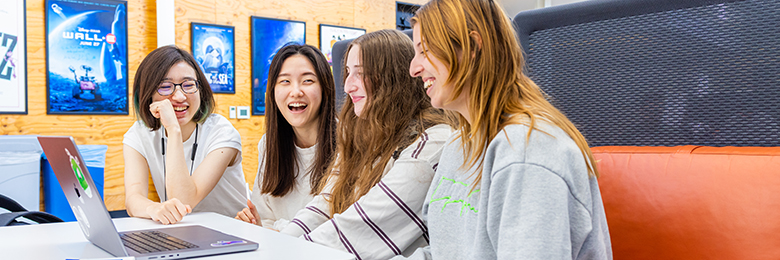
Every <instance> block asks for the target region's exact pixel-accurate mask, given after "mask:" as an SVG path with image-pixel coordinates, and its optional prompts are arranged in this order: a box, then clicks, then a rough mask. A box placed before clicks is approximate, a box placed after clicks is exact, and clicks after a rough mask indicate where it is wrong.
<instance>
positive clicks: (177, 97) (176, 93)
mask: <svg viewBox="0 0 780 260" xmlns="http://www.w3.org/2000/svg"><path fill="white" fill-rule="evenodd" d="M170 98H171V100H174V101H178V102H183V101H184V100H186V99H187V95H186V94H185V93H184V90H183V89H181V87H174V88H173V94H171V96H170Z"/></svg>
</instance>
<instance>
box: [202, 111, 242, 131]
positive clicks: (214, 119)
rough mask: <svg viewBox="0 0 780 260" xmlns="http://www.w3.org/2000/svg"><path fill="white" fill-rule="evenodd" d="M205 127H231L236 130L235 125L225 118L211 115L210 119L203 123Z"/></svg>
mask: <svg viewBox="0 0 780 260" xmlns="http://www.w3.org/2000/svg"><path fill="white" fill-rule="evenodd" d="M203 126H211V127H224V126H229V127H231V128H235V127H233V124H232V123H230V121H228V120H227V118H225V117H224V116H222V115H220V114H211V115H209V117H207V118H206V121H204V122H203Z"/></svg>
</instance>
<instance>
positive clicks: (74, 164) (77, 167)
mask: <svg viewBox="0 0 780 260" xmlns="http://www.w3.org/2000/svg"><path fill="white" fill-rule="evenodd" d="M65 153H67V154H68V158H70V168H71V169H73V174H75V175H76V179H78V180H79V184H81V188H82V189H83V190H84V193H86V194H87V197H90V198H92V189H90V188H89V183H88V182H87V178H86V177H85V176H84V172H82V171H81V164H80V163H79V160H77V159H76V157H75V156H73V155H71V154H70V151H69V150H68V148H65Z"/></svg>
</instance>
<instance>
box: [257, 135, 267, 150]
mask: <svg viewBox="0 0 780 260" xmlns="http://www.w3.org/2000/svg"><path fill="white" fill-rule="evenodd" d="M265 142H266V140H265V134H263V137H260V141H258V142H257V149H259V150H262V149H265Z"/></svg>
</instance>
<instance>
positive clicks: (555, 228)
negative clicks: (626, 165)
mask: <svg viewBox="0 0 780 260" xmlns="http://www.w3.org/2000/svg"><path fill="white" fill-rule="evenodd" d="M536 122H537V123H536V126H537V129H541V130H542V131H544V132H545V133H546V134H545V133H543V132H540V131H538V130H534V131H533V132H532V133H531V138H530V140H529V141H528V142H527V143H526V136H527V134H528V127H527V126H524V125H510V126H507V127H505V128H504V130H503V131H502V132H499V134H498V135H497V136H496V137H495V138H494V139H493V140H492V141H491V142H490V144H489V145H488V147H487V150H486V152H485V155H484V156H485V162H484V165H483V166H482V180H481V182H480V183H478V184H476V186H475V185H474V184H473V182H474V179H475V172H476V169H477V168H476V167H472V168H471V169H468V170H465V169H462V168H461V165H462V164H463V160H464V159H463V158H464V157H463V150H462V148H461V142H460V139H459V138H458V139H456V138H454V135H453V137H451V139H450V141H448V143H447V144H446V145H445V147H444V148H443V149H444V150H443V152H442V155H441V160H440V162H439V165H438V170H437V171H436V175H435V176H434V178H433V181H432V182H431V187H430V189H429V190H428V195H427V198H428V199H427V200H426V203H425V204H424V205H423V218H424V219H425V221H426V223H427V225H428V233H429V236H430V245H429V246H427V247H425V248H421V249H419V250H417V251H416V252H415V253H414V254H413V255H411V256H410V257H409V258H410V259H446V260H450V259H612V248H611V244H610V240H609V231H608V229H607V220H606V217H605V215H604V205H603V203H602V201H601V193H600V192H599V187H598V182H597V180H596V178H594V177H589V176H588V172H587V168H586V162H585V160H584V159H583V157H582V153H581V152H580V150H579V149H578V147H577V145H576V144H575V143H574V141H573V140H572V139H571V138H570V137H569V136H568V135H567V134H566V133H565V132H564V131H563V130H561V129H560V128H558V127H555V126H553V125H551V124H549V123H545V122H542V121H541V120H537V121H536ZM397 258H403V257H402V256H398V257H397Z"/></svg>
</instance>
